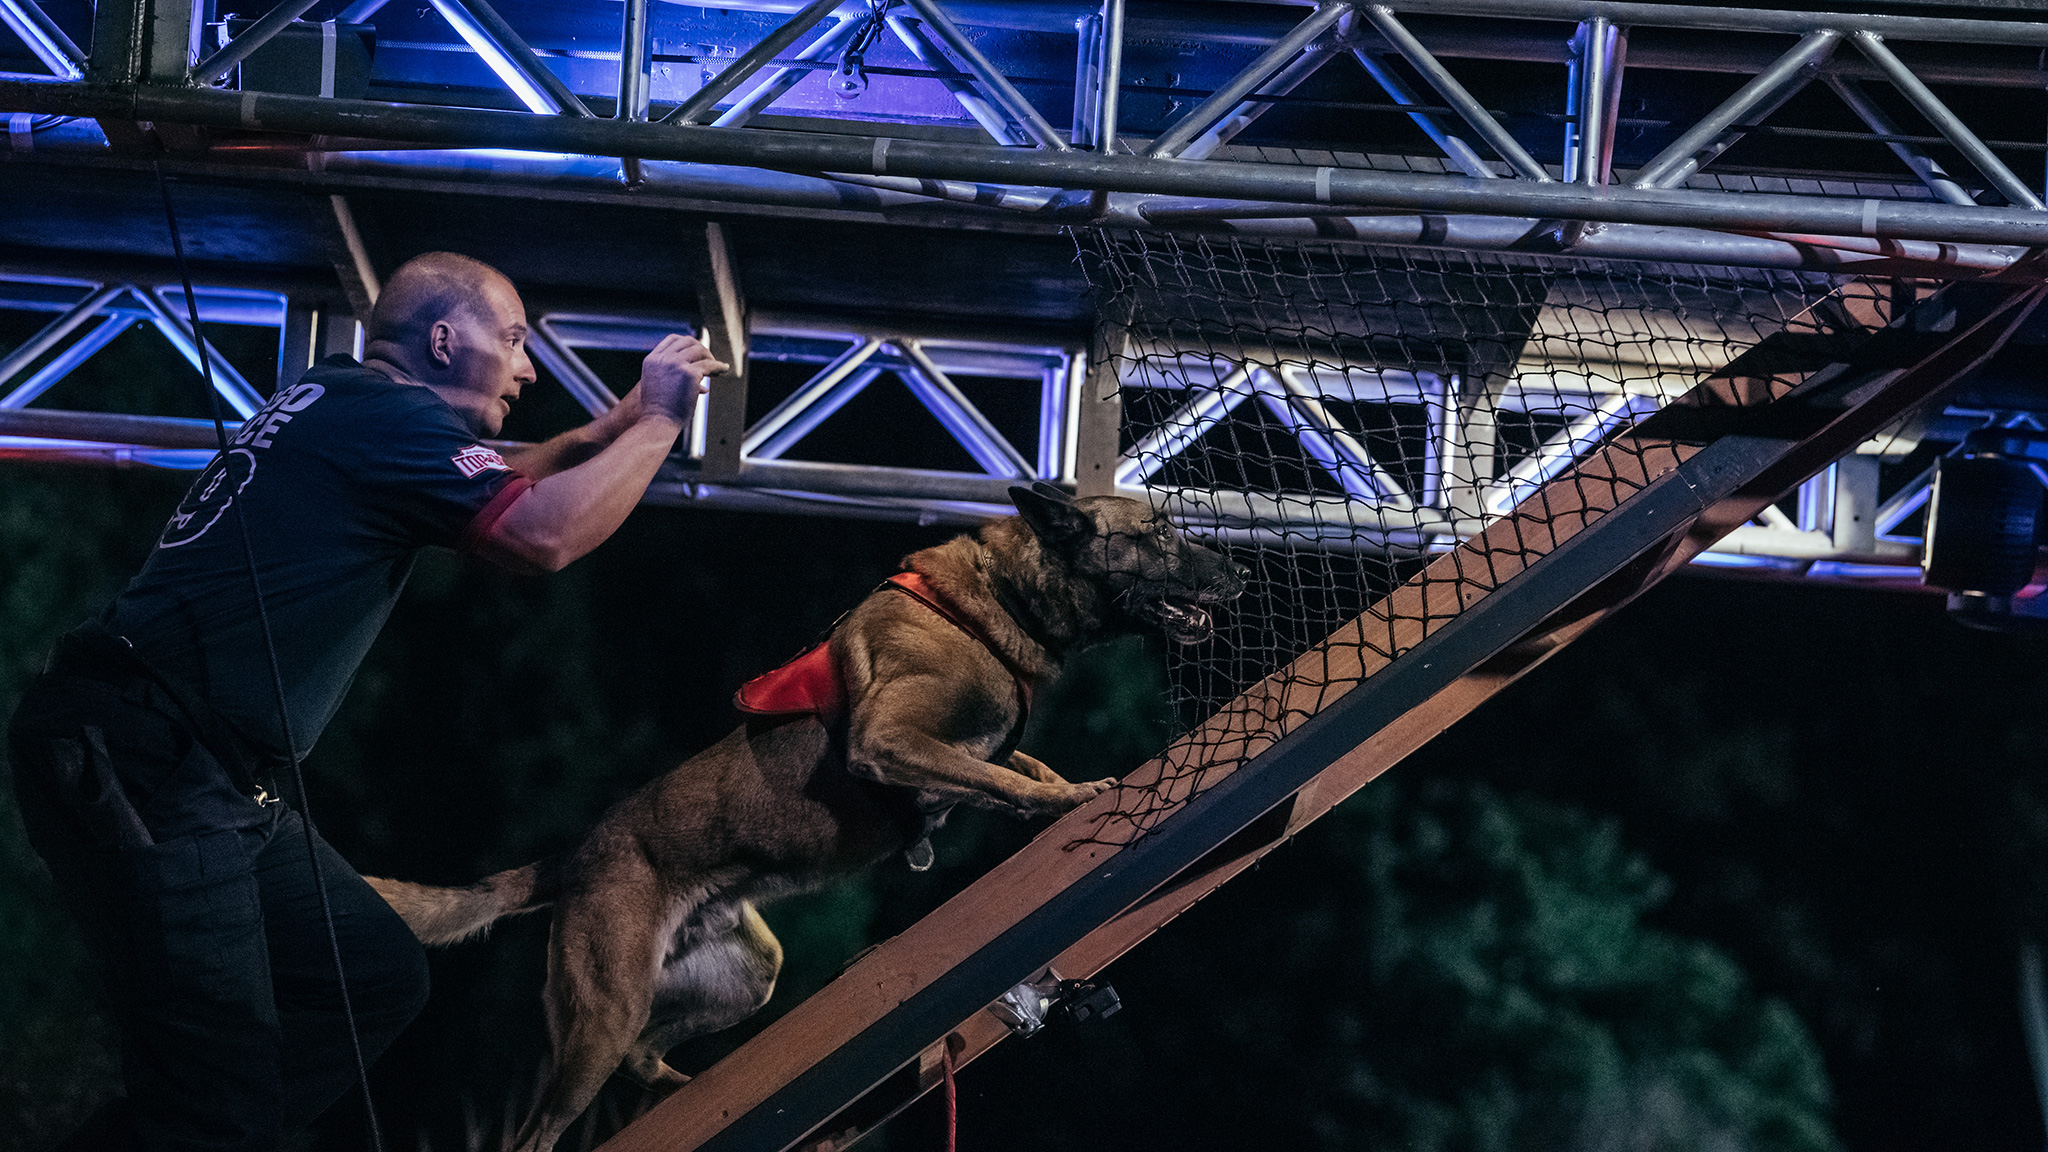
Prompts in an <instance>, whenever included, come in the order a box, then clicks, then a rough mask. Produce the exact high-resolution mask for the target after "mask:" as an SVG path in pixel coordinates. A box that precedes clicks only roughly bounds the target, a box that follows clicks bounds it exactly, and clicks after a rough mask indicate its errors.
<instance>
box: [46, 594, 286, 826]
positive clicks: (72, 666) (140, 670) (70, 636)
mask: <svg viewBox="0 0 2048 1152" xmlns="http://www.w3.org/2000/svg"><path fill="white" fill-rule="evenodd" d="M46 671H47V672H48V673H49V674H51V675H56V676H78V677H83V678H86V679H89V680H99V681H103V682H105V683H109V684H117V685H123V686H125V685H128V684H131V683H133V682H135V681H137V680H140V681H144V682H146V683H149V684H152V685H154V686H155V687H156V688H157V689H158V690H160V691H161V692H162V693H163V694H164V695H165V696H166V697H167V698H169V700H170V702H171V703H172V705H173V706H175V707H176V708H177V710H178V711H179V712H180V713H182V714H183V717H182V718H183V720H184V721H185V725H186V727H187V729H188V730H190V731H191V733H192V735H193V737H194V738H195V739H197V740H198V741H199V743H200V744H201V745H202V746H204V747H205V749H206V750H207V751H208V752H210V753H212V754H213V758H214V759H216V760H218V761H220V764H221V767H222V768H224V769H226V770H227V774H228V779H230V780H231V781H233V782H234V785H235V787H236V788H237V789H239V790H240V791H242V792H243V793H244V794H246V795H249V796H253V797H256V798H258V799H264V798H267V797H268V796H274V795H276V794H277V786H276V784H275V783H274V782H273V781H272V780H271V778H270V770H269V768H268V767H267V766H266V764H265V760H266V759H267V758H266V757H264V756H262V755H259V754H258V753H257V752H256V750H255V749H253V748H251V747H250V744H249V741H248V740H247V739H246V738H245V737H244V736H243V735H242V734H241V733H240V732H239V731H237V730H236V729H235V727H234V726H233V725H232V724H230V723H228V721H227V719H226V718H225V717H223V716H222V715H221V714H220V713H219V712H217V711H215V710H214V708H213V706H212V705H210V704H208V703H207V702H206V701H205V700H203V699H201V698H200V697H199V696H198V694H196V693H194V692H193V691H192V689H190V688H189V687H187V686H186V685H185V684H184V683H182V682H181V681H179V680H177V679H174V678H173V677H170V676H166V675H165V674H163V673H162V672H159V671H157V670H156V669H155V668H153V667H151V666H150V665H149V664H148V663H147V662H145V661H144V660H143V659H142V657H141V656H140V655H138V654H137V653H136V651H135V648H134V646H133V645H131V644H130V643H128V640H127V638H126V637H124V636H118V635H116V634H114V633H112V632H109V631H107V629H106V627H105V626H104V625H102V624H101V623H100V622H99V621H97V620H88V621H86V622H85V623H83V624H80V625H79V626H78V627H76V628H73V629H72V630H71V631H69V632H66V633H64V634H63V635H62V636H59V637H58V638H57V646H56V648H55V649H54V650H53V651H52V652H51V653H50V662H49V664H48V666H47V668H46Z"/></svg>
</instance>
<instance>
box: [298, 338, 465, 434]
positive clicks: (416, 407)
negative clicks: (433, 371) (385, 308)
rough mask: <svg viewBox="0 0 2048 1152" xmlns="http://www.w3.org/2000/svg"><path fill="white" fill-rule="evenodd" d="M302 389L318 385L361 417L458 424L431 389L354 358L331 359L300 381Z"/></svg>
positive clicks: (373, 419)
mask: <svg viewBox="0 0 2048 1152" xmlns="http://www.w3.org/2000/svg"><path fill="white" fill-rule="evenodd" d="M299 383H300V384H301V385H306V384H316V385H319V386H320V387H321V388H322V389H323V390H324V392H325V393H326V394H327V395H330V396H336V397H346V398H347V399H348V404H347V405H346V407H349V408H352V409H354V410H355V411H356V412H357V413H358V414H359V415H360V416H361V417H363V418H366V419H369V420H372V421H376V422H384V421H391V420H398V421H403V422H404V423H407V424H418V423H420V422H421V421H426V422H430V423H451V424H453V423H459V422H458V421H457V420H456V418H455V413H454V412H453V411H452V410H451V409H450V408H449V407H448V405H447V403H446V402H444V401H443V400H442V399H441V398H440V397H439V396H436V395H434V391H433V389H431V388H428V387H426V386H425V385H421V384H407V383H403V382H400V381H397V380H393V379H392V378H391V377H389V376H386V375H385V374H384V373H382V372H379V371H377V370H376V369H375V368H370V367H367V366H365V365H363V364H359V363H357V362H356V361H355V360H354V359H353V358H352V357H349V356H343V355H334V356H329V357H327V358H326V359H325V360H322V361H320V362H319V363H318V364H315V365H314V366H313V367H311V368H309V369H307V370H306V374H305V375H304V376H301V377H299Z"/></svg>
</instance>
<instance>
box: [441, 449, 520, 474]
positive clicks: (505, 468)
mask: <svg viewBox="0 0 2048 1152" xmlns="http://www.w3.org/2000/svg"><path fill="white" fill-rule="evenodd" d="M449 459H450V460H453V461H454V462H455V466H456V467H457V468H460V469H462V474H463V475H464V476H466V477H468V478H470V479H472V480H474V479H476V478H477V477H478V476H481V475H483V474H484V473H486V472H510V471H511V470H512V466H511V465H510V464H507V463H505V458H504V457H503V456H500V455H498V454H497V453H496V452H493V451H491V450H490V449H489V448H486V447H484V446H483V445H481V444H471V445H470V446H469V447H467V448H464V449H463V450H462V451H460V452H457V453H456V454H455V455H453V456H450V457H449Z"/></svg>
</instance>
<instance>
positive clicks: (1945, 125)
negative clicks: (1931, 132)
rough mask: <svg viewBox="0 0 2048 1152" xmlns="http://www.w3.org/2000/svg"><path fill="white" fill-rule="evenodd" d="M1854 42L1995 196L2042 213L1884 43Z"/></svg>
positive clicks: (1861, 36)
mask: <svg viewBox="0 0 2048 1152" xmlns="http://www.w3.org/2000/svg"><path fill="white" fill-rule="evenodd" d="M1854 39H1855V41H1856V47H1857V48H1858V49H1859V50H1861V51H1862V53H1863V55H1864V56H1865V57H1867V58H1869V60H1870V62H1871V63H1872V64H1875V65H1877V66H1878V68H1879V69H1880V70H1882V71H1883V72H1884V74H1885V76H1886V77H1888V78H1889V79H1890V80H1891V82H1892V83H1893V84H1894V85H1895V86H1897V88H1898V90H1899V91H1900V92H1901V93H1903V94H1904V95H1905V97H1906V99H1907V100H1909V101H1911V102H1912V105H1913V107H1914V108H1916V109H1918V110H1919V112H1920V114H1921V115H1922V116H1925V117H1927V120H1928V122H1929V123H1931V124H1933V125H1934V127H1935V130H1936V131H1938V132H1940V133H1941V134H1942V136H1943V137H1945V138H1946V139H1947V140H1948V142H1949V143H1950V144H1953V145H1955V149H1956V151H1958V152H1961V153H1962V154H1963V158H1964V159H1966V160H1968V161H1969V162H1970V163H1971V164H1972V165H1973V166H1975V167H1976V169H1977V171H1978V172H1980V173H1982V174H1983V175H1984V178H1985V179H1986V180H1989V181H1990V182H1991V186H1992V187H1994V188H1996V189H1998V191H1999V194H2000V195H2002V196H2004V197H2005V200H2006V203H2008V204H2012V205H2014V206H2016V207H2022V208H2032V209H2034V210H2035V211H2037V212H2039V211H2041V210H2042V209H2043V205H2042V203H2041V198H2040V197H2039V196H2036V195H2034V190H2033V189H2031V188H2029V187H2027V186H2026V185H2025V184H2023V183H2021V182H2020V178H2019V177H2017V176H2015V175H2013V173H2012V169H2010V168H2008V167H2006V166H2005V161H2003V160H2000V159H1999V158H1998V157H1997V156H1994V155H1993V154H1992V152H1991V149H1989V148H1986V147H1985V146H1984V141H1982V140H1980V139H1978V137H1977V134H1976V133H1975V132H1972V131H1970V130H1969V128H1967V127H1965V126H1964V124H1963V122H1962V121H1961V120H1958V119H1956V114H1955V113H1953V112H1951V111H1949V109H1948V105H1946V104H1943V103H1942V102H1941V100H1940V98H1939V97H1937V96H1935V94H1934V93H1933V91H1932V90H1930V89H1929V88H1928V87H1927V85H1925V84H1923V83H1921V82H1920V78H1919V77H1918V76H1915V75H1913V70H1912V69H1910V68H1908V67H1906V65H1905V63H1904V62H1903V61H1901V60H1900V59H1899V58H1898V57H1897V56H1896V55H1893V53H1892V50H1891V49H1890V48H1887V47H1885V44H1884V41H1883V40H1882V39H1880V38H1879V37H1878V35H1877V34H1876V33H1874V32H1867V31H1865V32H1858V33H1856V35H1855V37H1854Z"/></svg>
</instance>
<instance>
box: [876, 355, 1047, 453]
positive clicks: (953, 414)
mask: <svg viewBox="0 0 2048 1152" xmlns="http://www.w3.org/2000/svg"><path fill="white" fill-rule="evenodd" d="M895 346H896V349H897V350H898V351H900V352H902V353H903V358H904V359H905V360H908V361H910V370H909V371H906V372H899V373H898V374H897V375H898V376H900V377H901V378H902V380H903V382H904V383H905V384H907V385H909V386H910V390H911V391H912V392H914V393H916V394H917V398H918V400H919V401H920V402H922V403H923V404H924V406H925V407H926V408H927V409H929V410H930V411H931V414H932V415H934V416H936V417H938V419H939V423H941V424H944V425H945V426H946V430H947V431H948V432H951V433H952V434H953V438H954V439H956V440H958V441H959V442H960V446H961V447H962V448H965V449H967V453H968V455H970V456H972V457H974V462H975V463H977V464H979V465H981V468H982V471H984V472H987V473H988V474H989V475H991V476H1007V477H1012V478H1015V479H1018V480H1029V479H1031V475H1032V468H1031V464H1030V462H1029V461H1027V460H1025V459H1024V457H1023V456H1022V455H1020V454H1019V453H1018V451H1017V449H1016V448H1015V447H1014V446H1012V445H1011V443H1010V442H1009V440H1008V439H1006V438H1005V437H1004V436H1003V434H1002V433H1001V432H998V431H996V428H995V425H993V424H990V423H989V422H988V417H986V416H984V415H982V414H981V410H980V409H979V408H976V407H975V406H974V402H973V401H971V400H969V399H968V398H967V396H966V394H965V393H963V392H961V391H960V387H959V385H957V384H954V383H953V379H952V377H950V376H947V375H946V373H945V372H944V371H943V370H941V369H940V368H939V366H938V365H937V364H934V363H932V358H931V357H930V356H928V355H926V354H925V350H924V348H923V347H921V346H920V345H919V344H918V342H917V341H915V340H898V341H895Z"/></svg>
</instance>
